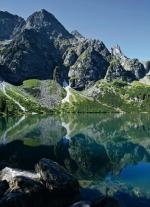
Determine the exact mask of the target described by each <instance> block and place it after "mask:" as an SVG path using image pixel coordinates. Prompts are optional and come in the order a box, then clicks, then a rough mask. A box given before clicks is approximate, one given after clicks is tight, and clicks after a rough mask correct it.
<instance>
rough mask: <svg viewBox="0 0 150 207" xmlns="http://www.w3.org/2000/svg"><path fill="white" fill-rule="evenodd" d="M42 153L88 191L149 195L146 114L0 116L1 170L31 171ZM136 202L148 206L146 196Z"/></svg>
mask: <svg viewBox="0 0 150 207" xmlns="http://www.w3.org/2000/svg"><path fill="white" fill-rule="evenodd" d="M43 157H46V158H49V159H53V160H55V161H58V162H59V163H60V164H62V165H64V166H65V167H66V168H67V169H68V171H70V172H71V173H72V174H74V176H75V177H77V178H78V180H79V181H80V184H81V186H82V187H84V188H86V189H94V190H97V191H98V192H100V193H103V194H105V192H106V189H107V188H108V189H109V194H111V195H113V196H115V197H117V198H119V196H120V197H121V196H122V195H128V196H130V197H132V196H134V197H135V199H139V198H141V199H143V198H146V199H149V198H150V115H149V114H66V115H61V116H60V115H50V116H42V115H34V116H28V117H26V116H22V117H7V118H2V117H1V118H0V168H1V169H2V168H4V167H5V166H10V167H16V168H21V169H27V170H34V165H35V164H36V163H37V162H38V160H39V159H41V158H43ZM121 193H124V194H121ZM118 195H119V196H118ZM125 198H126V197H123V196H122V197H121V199H122V200H123V199H125ZM125 200H127V199H125ZM128 200H130V199H128ZM135 202H137V203H138V204H139V205H137V206H144V205H145V206H148V204H145V203H144V202H145V200H142V201H141V204H140V201H139V200H138V201H137V200H135ZM131 203H132V202H131ZM128 206H129V205H128Z"/></svg>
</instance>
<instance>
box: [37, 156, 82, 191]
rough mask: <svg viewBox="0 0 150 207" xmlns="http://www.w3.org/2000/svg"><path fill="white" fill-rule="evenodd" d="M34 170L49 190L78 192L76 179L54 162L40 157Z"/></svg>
mask: <svg viewBox="0 0 150 207" xmlns="http://www.w3.org/2000/svg"><path fill="white" fill-rule="evenodd" d="M36 172H37V173H38V174H39V175H40V180H41V181H42V182H43V183H45V186H46V188H47V189H48V190H49V191H54V192H59V193H60V192H62V193H64V194H66V193H67V194H74V193H78V192H79V184H78V182H77V180H76V179H75V178H74V177H73V176H71V175H70V174H69V173H67V171H66V170H65V169H64V168H63V167H61V166H60V165H58V164H57V163H56V162H52V161H50V160H48V159H42V160H41V161H40V162H39V163H38V164H37V166H36Z"/></svg>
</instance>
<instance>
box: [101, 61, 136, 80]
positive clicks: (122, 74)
mask: <svg viewBox="0 0 150 207" xmlns="http://www.w3.org/2000/svg"><path fill="white" fill-rule="evenodd" d="M105 79H106V80H107V81H109V82H111V81H113V80H122V81H128V82H131V81H132V80H134V79H135V76H134V75H133V74H132V73H131V71H126V70H125V69H124V68H123V67H122V65H121V64H120V63H119V62H118V61H117V60H114V61H112V62H111V64H110V66H109V67H108V70H107V73H106V76H105Z"/></svg>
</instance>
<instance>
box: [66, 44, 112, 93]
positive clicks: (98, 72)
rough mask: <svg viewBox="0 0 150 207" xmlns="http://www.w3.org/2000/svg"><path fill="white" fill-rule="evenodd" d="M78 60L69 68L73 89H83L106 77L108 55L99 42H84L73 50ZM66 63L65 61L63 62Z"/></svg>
mask: <svg viewBox="0 0 150 207" xmlns="http://www.w3.org/2000/svg"><path fill="white" fill-rule="evenodd" d="M75 50H76V54H77V55H78V58H77V60H76V62H75V63H74V64H73V65H72V66H71V67H70V70H69V74H68V76H69V78H70V79H71V80H73V85H72V86H73V87H74V88H76V89H84V88H86V87H88V86H90V85H91V84H92V83H94V82H96V81H97V80H99V79H103V78H104V77H105V75H106V71H107V68H108V66H109V60H110V59H111V57H110V53H109V51H108V50H107V48H106V47H105V45H104V44H103V43H102V42H100V41H95V40H91V41H88V40H86V41H84V42H81V43H80V45H79V46H78V47H77V48H76V49H75ZM65 61H66V60H65Z"/></svg>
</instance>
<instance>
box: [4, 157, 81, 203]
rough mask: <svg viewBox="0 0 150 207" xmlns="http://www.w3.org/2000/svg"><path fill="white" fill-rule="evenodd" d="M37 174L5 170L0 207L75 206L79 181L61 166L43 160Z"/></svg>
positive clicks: (37, 167)
mask: <svg viewBox="0 0 150 207" xmlns="http://www.w3.org/2000/svg"><path fill="white" fill-rule="evenodd" d="M36 172H37V174H36V173H35V174H33V173H30V172H25V171H22V172H21V171H19V170H15V169H11V168H5V169H4V170H2V171H1V173H0V176H1V180H2V181H1V182H0V190H1V191H0V206H1V207H10V206H11V207H12V206H13V207H24V206H28V207H31V206H32V207H42V206H45V207H50V206H54V207H63V206H67V205H69V204H72V203H73V202H74V201H75V199H76V198H77V197H78V195H79V184H78V181H77V180H76V179H75V178H74V177H73V176H71V175H70V174H69V173H67V172H66V170H65V169H64V168H63V167H61V166H60V165H58V164H57V163H55V162H53V161H51V160H47V159H42V160H40V161H39V163H38V164H37V166H36ZM5 178H6V179H7V181H6V180H5ZM64 196H65V199H64Z"/></svg>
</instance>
